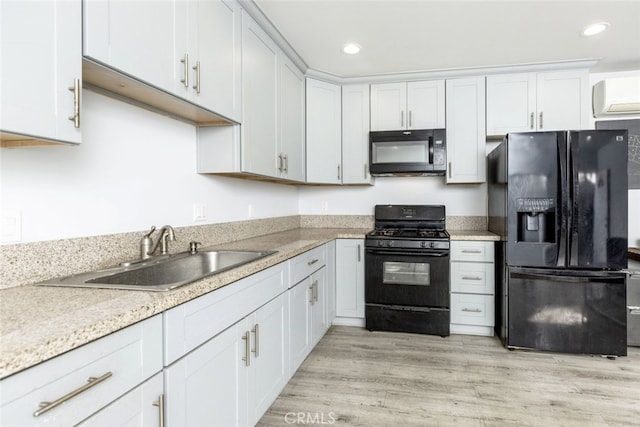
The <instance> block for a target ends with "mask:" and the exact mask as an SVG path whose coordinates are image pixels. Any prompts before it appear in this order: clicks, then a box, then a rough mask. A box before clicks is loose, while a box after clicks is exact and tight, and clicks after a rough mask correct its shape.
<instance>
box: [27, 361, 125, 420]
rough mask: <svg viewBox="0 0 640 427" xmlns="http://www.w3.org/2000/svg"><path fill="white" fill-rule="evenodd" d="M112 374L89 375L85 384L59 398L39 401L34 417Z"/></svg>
mask: <svg viewBox="0 0 640 427" xmlns="http://www.w3.org/2000/svg"><path fill="white" fill-rule="evenodd" d="M112 375H113V373H111V372H107V373H106V374H104V375H102V376H101V377H97V378H96V377H89V379H88V380H87V383H86V384H85V385H83V386H82V387H79V388H77V389H75V390H73V391H72V392H70V393H67V394H65V395H64V396H62V397H61V398H59V399H56V400H54V401H53V402H41V403H40V409H38V410H37V411H35V412H34V413H33V416H34V417H39V416H40V415H42V414H44V413H46V412H49V411H50V410H52V409H53V408H56V407H58V406H60V405H62V404H63V403H65V402H66V401H67V400H70V399H73V398H74V397H76V396H77V395H79V394H81V393H83V392H85V391H87V390H89V389H90V388H91V387H94V386H96V385H98V384H100V383H101V382H102V381H104V380H106V379H107V378H110V377H111V376H112Z"/></svg>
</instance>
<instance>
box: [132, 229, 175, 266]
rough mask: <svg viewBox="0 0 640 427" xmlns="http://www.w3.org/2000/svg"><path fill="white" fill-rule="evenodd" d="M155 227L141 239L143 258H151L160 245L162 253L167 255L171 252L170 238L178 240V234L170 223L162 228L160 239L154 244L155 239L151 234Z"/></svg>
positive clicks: (141, 254)
mask: <svg viewBox="0 0 640 427" xmlns="http://www.w3.org/2000/svg"><path fill="white" fill-rule="evenodd" d="M155 229H156V227H155V226H152V227H151V230H150V231H149V232H148V233H147V234H145V235H144V237H143V238H142V239H141V240H140V258H142V259H148V258H151V257H152V256H153V255H154V254H155V253H156V251H157V250H158V247H160V254H161V255H167V254H168V253H169V244H168V242H169V240H171V241H172V242H173V241H175V240H176V234H175V231H174V230H173V227H171V226H170V225H165V226H163V227H162V228H161V229H160V231H159V233H160V235H159V236H158V241H157V242H156V245H155V246H153V239H152V238H151V234H153V232H154V231H155ZM152 247H153V249H152Z"/></svg>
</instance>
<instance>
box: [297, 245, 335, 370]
mask: <svg viewBox="0 0 640 427" xmlns="http://www.w3.org/2000/svg"><path fill="white" fill-rule="evenodd" d="M327 246H328V245H325V246H322V247H319V248H316V249H313V250H311V251H308V252H306V253H305V254H303V255H299V256H298V257H296V258H294V259H293V260H291V261H290V262H291V265H292V271H298V272H299V271H301V269H300V268H299V267H296V266H300V265H305V266H307V267H308V268H309V269H311V270H307V272H310V274H309V275H308V276H307V277H305V278H304V279H302V280H300V281H299V282H298V283H296V284H295V285H294V286H293V287H291V289H289V292H288V294H289V295H288V297H289V298H288V299H289V325H290V326H289V327H290V335H289V337H290V340H289V361H290V363H289V371H290V375H293V374H294V373H295V372H296V370H297V369H298V368H299V367H300V365H301V364H302V362H303V361H304V359H305V358H306V357H307V355H308V354H309V353H310V352H311V350H312V349H313V347H315V345H316V344H317V343H318V341H320V339H321V338H322V337H323V336H324V334H325V333H326V332H327V330H328V329H329V321H328V310H327V304H328V300H327V296H328V292H327V270H328V269H327V267H326V266H325V262H324V260H325V259H326V252H325V251H326V248H327ZM320 253H321V254H322V255H321V256H319V254H320ZM307 254H309V255H307ZM318 259H322V263H321V264H319V262H318V261H317V260H318ZM313 270H315V271H313ZM311 271H313V272H311ZM294 276H295V274H294V273H293V272H292V277H294Z"/></svg>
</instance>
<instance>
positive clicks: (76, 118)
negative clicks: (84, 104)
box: [69, 79, 80, 129]
mask: <svg viewBox="0 0 640 427" xmlns="http://www.w3.org/2000/svg"><path fill="white" fill-rule="evenodd" d="M69 91H71V92H73V116H69V120H71V121H72V122H73V126H74V127H75V128H76V129H77V128H79V127H80V79H73V86H69Z"/></svg>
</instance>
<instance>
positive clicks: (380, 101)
mask: <svg viewBox="0 0 640 427" xmlns="http://www.w3.org/2000/svg"><path fill="white" fill-rule="evenodd" d="M406 128H407V84H406V83H381V84H372V85H371V130H372V131H380V130H399V129H406Z"/></svg>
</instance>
